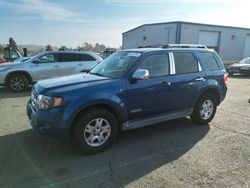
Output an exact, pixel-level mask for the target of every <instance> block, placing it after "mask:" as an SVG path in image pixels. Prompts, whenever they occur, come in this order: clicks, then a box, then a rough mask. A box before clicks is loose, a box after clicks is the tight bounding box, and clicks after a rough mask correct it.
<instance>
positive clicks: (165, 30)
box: [123, 22, 250, 61]
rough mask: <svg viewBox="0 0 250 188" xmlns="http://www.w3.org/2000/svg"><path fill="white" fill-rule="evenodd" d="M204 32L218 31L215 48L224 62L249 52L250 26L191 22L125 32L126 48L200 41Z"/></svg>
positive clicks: (141, 27) (124, 47) (156, 25)
mask: <svg viewBox="0 0 250 188" xmlns="http://www.w3.org/2000/svg"><path fill="white" fill-rule="evenodd" d="M179 26H180V29H179V30H178V28H179ZM201 31H203V34H204V32H205V33H206V32H208V33H209V31H211V32H218V33H219V37H218V46H217V47H216V48H215V49H216V50H217V51H218V53H219V54H220V56H221V57H222V59H223V60H224V61H239V60H241V59H242V58H244V57H245V56H246V54H250V49H247V50H245V45H246V41H247V36H250V29H245V28H235V27H227V26H215V25H206V24H196V23H188V22H171V23H159V24H148V25H143V26H140V27H138V28H135V29H133V30H130V31H128V32H125V33H123V49H128V48H137V47H139V46H148V45H164V44H171V43H182V44H199V32H201ZM203 39H204V35H203ZM205 45H206V44H205ZM247 46H250V45H249V44H248V45H247ZM244 52H245V53H244ZM246 52H247V53H246Z"/></svg>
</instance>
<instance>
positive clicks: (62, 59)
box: [59, 53, 79, 76]
mask: <svg viewBox="0 0 250 188" xmlns="http://www.w3.org/2000/svg"><path fill="white" fill-rule="evenodd" d="M78 60H79V56H78V54H77V53H59V68H60V71H59V74H60V76H67V75H72V74H75V73H76V69H77V66H79V65H78V64H79V61H78Z"/></svg>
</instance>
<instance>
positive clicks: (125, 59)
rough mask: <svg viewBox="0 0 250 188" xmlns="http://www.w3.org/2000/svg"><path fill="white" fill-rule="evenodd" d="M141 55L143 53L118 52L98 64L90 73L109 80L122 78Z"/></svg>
mask: <svg viewBox="0 0 250 188" xmlns="http://www.w3.org/2000/svg"><path fill="white" fill-rule="evenodd" d="M140 55H141V53H138V52H116V53H114V54H112V55H110V56H109V57H107V58H106V59H105V60H103V61H102V62H101V63H100V64H98V65H97V66H96V67H95V68H94V69H93V70H92V71H90V74H95V75H98V76H103V77H108V78H120V77H122V76H123V75H124V74H125V73H126V72H127V70H128V69H129V68H130V67H131V66H132V65H133V64H134V63H135V61H136V60H137V59H138V57H139V56H140Z"/></svg>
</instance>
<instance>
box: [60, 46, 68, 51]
mask: <svg viewBox="0 0 250 188" xmlns="http://www.w3.org/2000/svg"><path fill="white" fill-rule="evenodd" d="M67 50H68V48H67V47H66V46H61V47H60V48H59V51H67Z"/></svg>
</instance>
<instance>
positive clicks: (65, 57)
mask: <svg viewBox="0 0 250 188" xmlns="http://www.w3.org/2000/svg"><path fill="white" fill-rule="evenodd" d="M70 61H78V54H71V53H65V54H64V53H61V54H60V62H70Z"/></svg>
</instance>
